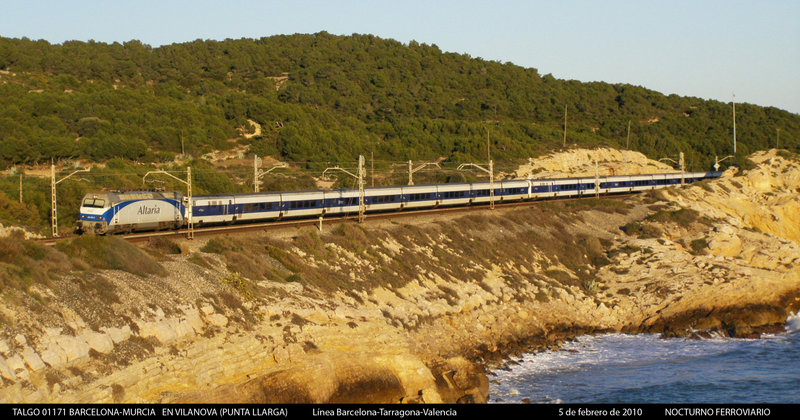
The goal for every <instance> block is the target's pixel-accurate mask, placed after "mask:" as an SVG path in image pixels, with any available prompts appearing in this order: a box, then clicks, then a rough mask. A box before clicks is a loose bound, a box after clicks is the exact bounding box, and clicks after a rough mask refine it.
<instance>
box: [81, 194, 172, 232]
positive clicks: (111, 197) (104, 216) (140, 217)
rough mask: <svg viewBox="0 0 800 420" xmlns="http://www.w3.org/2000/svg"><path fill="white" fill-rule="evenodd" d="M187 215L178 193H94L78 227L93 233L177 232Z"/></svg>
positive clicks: (85, 203)
mask: <svg viewBox="0 0 800 420" xmlns="http://www.w3.org/2000/svg"><path fill="white" fill-rule="evenodd" d="M185 213H186V209H185V206H184V204H183V196H182V195H181V194H179V193H175V192H153V191H131V192H106V193H93V194H87V195H86V196H84V197H83V201H82V202H81V210H80V215H79V218H78V221H77V222H76V223H75V225H76V228H77V230H78V231H79V232H86V233H94V234H105V233H118V232H132V231H134V230H163V229H177V228H180V227H181V226H183V224H184V215H185Z"/></svg>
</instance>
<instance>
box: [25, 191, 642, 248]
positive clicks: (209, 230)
mask: <svg viewBox="0 0 800 420" xmlns="http://www.w3.org/2000/svg"><path fill="white" fill-rule="evenodd" d="M639 193H640V192H630V193H623V194H614V195H603V196H601V198H603V199H606V200H622V199H626V198H628V197H632V196H634V195H637V194H639ZM589 198H596V197H595V196H594V195H585V196H582V197H569V198H547V199H538V200H528V201H513V202H507V203H502V202H501V203H495V208H496V209H509V208H514V207H531V206H535V205H538V204H540V203H547V202H553V201H557V202H567V201H578V200H586V199H589ZM486 210H489V204H475V205H470V206H452V207H434V208H428V209H420V210H401V211H387V212H381V213H370V214H368V215H367V217H366V219H365V221H366V222H369V221H371V220H387V219H402V218H406V217H420V216H434V215H441V214H450V213H468V212H475V211H486ZM357 221H358V216H357V215H355V214H354V215H345V216H328V217H323V219H322V225H323V226H324V225H326V224H332V223H333V224H335V223H347V222H352V223H357ZM319 225H320V220H319V218H313V219H290V220H277V221H268V222H256V223H246V224H245V223H242V224H232V225H213V226H203V227H196V228H195V229H194V236H195V237H198V236H199V237H203V236H215V235H222V234H232V233H247V232H265V231H270V230H278V229H286V228H297V227H302V226H319ZM186 235H187V230H186V229H180V230H164V231H153V232H141V233H128V234H120V235H116V236H117V237H120V238H122V239H125V240H127V241H129V242H134V243H138V242H146V241H149V240H150V239H153V238H158V237H165V238H180V237H186ZM78 236H79V235H75V234H68V235H64V236H61V237H58V238H43V239H37V241H38V242H40V243H42V244H44V245H55V244H56V243H57V242H59V241H63V240H68V239H72V238H75V237H78Z"/></svg>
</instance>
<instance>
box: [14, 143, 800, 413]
mask: <svg viewBox="0 0 800 420" xmlns="http://www.w3.org/2000/svg"><path fill="white" fill-rule="evenodd" d="M754 160H755V161H756V162H757V163H758V164H759V166H758V168H757V169H756V170H753V171H750V172H748V173H747V174H745V175H743V176H734V175H733V174H727V175H726V176H725V177H724V178H722V179H720V180H715V181H712V182H707V183H704V184H703V185H697V186H691V187H686V188H683V189H676V190H669V191H660V192H656V193H655V194H646V195H643V196H640V197H636V198H634V199H629V200H626V201H618V200H606V199H602V200H585V201H577V202H544V203H540V204H538V205H536V206H533V207H529V208H522V209H506V210H497V211H494V212H489V211H487V212H484V213H481V214H477V215H476V214H470V215H467V216H461V217H458V218H447V217H433V216H431V217H426V218H419V217H418V218H414V219H413V220H410V219H392V220H390V221H373V222H368V223H367V224H366V225H364V226H358V225H354V224H344V225H339V226H330V227H325V230H324V231H323V232H321V233H320V232H318V231H317V230H315V229H312V228H302V229H291V230H286V231H283V232H280V233H278V234H276V233H274V232H270V233H269V234H249V235H246V236H244V235H243V236H241V237H238V236H228V237H221V238H216V239H210V240H196V241H168V242H161V243H151V244H148V245H147V246H145V247H143V249H144V250H139V251H135V252H139V253H141V255H140V256H138V257H136V258H141V261H142V263H140V264H137V266H138V267H139V268H140V267H141V266H144V265H147V264H145V263H144V262H145V261H149V262H152V263H153V264H155V266H154V267H155V268H153V269H152V270H151V271H152V272H139V271H137V267H129V266H120V267H122V268H116V269H108V268H102V269H101V268H91V267H86V268H84V269H82V270H71V271H69V272H68V273H65V274H62V275H59V276H52V277H54V278H50V279H48V280H46V281H42V282H34V283H32V284H31V285H29V286H28V287H27V289H24V290H20V291H17V292H9V293H7V294H6V296H7V297H6V298H4V300H3V301H2V302H0V317H2V321H3V322H2V324H0V326H1V327H2V329H0V332H1V333H2V334H1V335H0V355H2V356H0V378H1V379H2V387H0V402H12V403H17V402H91V403H120V402H125V403H141V402H156V403H176V402H233V403H348V402H369V403H420V402H424V403H440V402H447V403H454V402H474V403H483V402H486V401H487V400H488V398H489V395H488V380H487V376H486V372H487V368H490V367H496V366H500V365H502V363H504V360H506V359H507V358H508V357H509V356H514V355H519V354H522V353H525V352H530V351H536V350H540V349H544V348H554V347H557V346H559V345H560V344H561V343H563V342H564V341H565V340H569V339H571V338H573V337H576V336H579V335H583V334H597V333H604V332H626V333H640V332H647V333H660V334H664V335H665V336H674V335H683V336H696V337H698V338H702V336H703V335H704V334H705V332H706V331H715V332H719V333H722V334H727V335H729V336H734V337H755V336H757V335H759V334H760V333H763V332H765V331H777V330H780V329H781V328H782V325H783V322H784V321H785V319H786V317H787V316H788V315H789V314H790V313H795V312H796V311H797V310H798V308H800V268H799V267H800V246H798V240H799V239H798V236H796V226H800V223H799V222H800V221H799V220H797V219H796V218H797V217H800V216H798V214H800V212H798V209H800V200H799V199H798V192H799V191H798V188H800V165H798V163H797V161H795V160H791V159H784V158H782V157H780V156H777V155H776V154H775V152H772V154H763V155H757V156H755V157H754ZM775 219H777V220H775ZM106 242H107V241H106ZM106 242H103V244H105V243H106ZM101 245H102V244H101ZM92 246H94V244H93V245H92ZM87 249H88V248H87ZM67 251H68V249H66V248H65V249H60V250H56V251H52V252H53V254H52V255H51V254H47V255H50V256H51V257H52V258H64V259H65V261H72V264H73V266H74V267H81V265H80V264H79V263H78V262H75V260H76V258H78V257H77V256H75V255H78V256H80V255H83V254H81V253H74V254H69V253H68V252H67ZM42 252H44V251H42ZM47 252H50V251H47ZM59 252H61V253H66V254H63V255H64V256H63V257H62V256H59V255H62V254H59ZM82 252H83V251H82ZM131 252H132V253H135V252H134V251H131ZM131 255H132V254H131ZM137 255H138V254H137ZM126 259H130V258H128V257H126ZM137 261H139V260H137ZM149 262H148V264H149Z"/></svg>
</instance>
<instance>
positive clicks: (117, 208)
mask: <svg viewBox="0 0 800 420" xmlns="http://www.w3.org/2000/svg"><path fill="white" fill-rule="evenodd" d="M719 175H720V172H684V173H670V174H650V175H620V176H607V177H600V178H598V179H597V180H596V179H595V178H594V177H587V178H562V179H517V180H510V181H497V182H495V183H494V201H495V202H496V203H501V202H509V201H522V200H535V199H547V198H561V197H580V196H586V195H594V194H604V195H606V194H620V193H629V192H640V191H647V190H653V189H657V188H664V187H669V186H673V185H680V184H681V181H682V180H683V181H684V182H685V183H690V182H694V181H699V180H703V179H708V178H716V177H719ZM490 188H491V186H490V183H488V182H477V183H460V184H433V185H409V186H395V187H372V188H365V189H364V204H365V208H366V212H367V213H371V212H372V213H374V212H382V211H402V210H406V209H421V208H434V207H445V206H469V205H473V204H486V203H489V201H490V200H492V197H491V196H492V194H491V191H490ZM187 204H188V197H184V196H183V195H181V194H180V193H177V192H151V191H136V192H105V193H93V194H87V195H86V196H85V197H84V198H83V202H82V203H81V208H80V216H79V220H78V221H77V222H76V231H77V232H79V233H93V234H106V233H119V232H133V231H148V230H164V229H179V228H181V227H183V226H184V225H185V223H186V219H187V215H188V212H187ZM358 210H359V191H358V190H357V189H340V190H326V191H289V192H263V193H247V194H219V195H201V196H194V197H192V221H193V222H194V225H195V226H202V225H213V224H225V223H247V222H255V221H268V220H278V219H288V218H304V217H319V216H327V215H347V214H357V213H358Z"/></svg>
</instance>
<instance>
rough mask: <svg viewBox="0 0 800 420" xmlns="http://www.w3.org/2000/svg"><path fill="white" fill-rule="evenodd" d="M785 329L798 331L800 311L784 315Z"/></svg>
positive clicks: (799, 328) (799, 329)
mask: <svg viewBox="0 0 800 420" xmlns="http://www.w3.org/2000/svg"><path fill="white" fill-rule="evenodd" d="M784 328H786V331H800V312H798V313H796V314H789V316H788V317H786V325H785V326H784Z"/></svg>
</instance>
